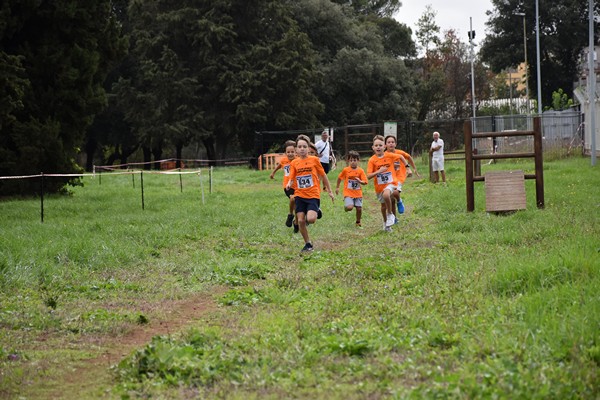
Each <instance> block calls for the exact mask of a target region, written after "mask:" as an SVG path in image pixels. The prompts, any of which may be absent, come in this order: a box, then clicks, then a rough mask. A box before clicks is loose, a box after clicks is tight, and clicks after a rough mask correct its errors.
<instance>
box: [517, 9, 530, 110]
mask: <svg viewBox="0 0 600 400" xmlns="http://www.w3.org/2000/svg"><path fill="white" fill-rule="evenodd" d="M514 15H517V16H519V17H523V49H524V51H525V98H526V99H527V114H529V111H530V110H529V64H527V27H526V25H525V13H524V12H516V13H514Z"/></svg>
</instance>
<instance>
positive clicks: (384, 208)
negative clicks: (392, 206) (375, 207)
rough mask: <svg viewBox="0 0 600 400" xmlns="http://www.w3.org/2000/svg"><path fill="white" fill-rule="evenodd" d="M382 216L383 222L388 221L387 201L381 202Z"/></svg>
mask: <svg viewBox="0 0 600 400" xmlns="http://www.w3.org/2000/svg"><path fill="white" fill-rule="evenodd" d="M381 216H382V217H383V222H385V221H387V207H386V205H385V203H381Z"/></svg>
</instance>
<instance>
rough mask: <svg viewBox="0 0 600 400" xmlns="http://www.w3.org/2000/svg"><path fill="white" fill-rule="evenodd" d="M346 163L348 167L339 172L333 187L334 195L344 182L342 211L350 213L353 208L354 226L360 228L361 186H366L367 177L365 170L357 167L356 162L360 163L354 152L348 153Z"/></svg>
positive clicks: (338, 191)
mask: <svg viewBox="0 0 600 400" xmlns="http://www.w3.org/2000/svg"><path fill="white" fill-rule="evenodd" d="M346 161H348V163H349V164H350V165H349V166H347V167H346V168H344V169H343V170H342V172H340V175H339V176H338V180H337V185H336V187H335V194H336V195H337V194H340V183H341V182H342V181H345V183H344V191H343V194H344V210H345V211H352V209H353V208H356V226H357V227H358V228H360V227H361V223H360V218H361V216H362V203H363V199H362V198H363V193H362V187H361V185H366V184H367V183H368V180H367V175H366V174H365V170H363V169H362V168H361V167H359V166H358V162H359V161H360V155H359V154H358V152H356V151H354V150H351V151H349V152H348V157H347V159H346Z"/></svg>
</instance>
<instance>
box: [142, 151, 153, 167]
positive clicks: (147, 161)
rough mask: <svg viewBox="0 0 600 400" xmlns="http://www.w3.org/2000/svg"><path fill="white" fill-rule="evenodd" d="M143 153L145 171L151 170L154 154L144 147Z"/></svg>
mask: <svg viewBox="0 0 600 400" xmlns="http://www.w3.org/2000/svg"><path fill="white" fill-rule="evenodd" d="M142 152H143V153H144V169H148V170H149V169H151V167H152V165H150V161H152V152H151V151H150V148H149V147H146V146H143V147H142Z"/></svg>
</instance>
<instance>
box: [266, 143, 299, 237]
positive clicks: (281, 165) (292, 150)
mask: <svg viewBox="0 0 600 400" xmlns="http://www.w3.org/2000/svg"><path fill="white" fill-rule="evenodd" d="M294 158H296V142H294V141H293V140H287V141H286V142H285V157H282V158H281V160H280V161H279V162H278V163H277V166H276V167H275V169H274V170H273V172H271V175H270V178H271V179H274V178H275V173H276V172H277V171H279V170H280V169H283V191H284V193H285V195H286V196H287V197H288V199H290V201H289V207H290V208H289V212H288V216H287V219H286V221H285V226H287V227H288V228H289V227H291V226H292V223H293V221H294V210H295V208H296V203H295V201H294V187H293V186H292V187H291V188H289V189H288V188H286V186H287V183H288V182H289V180H290V163H291V162H292V160H293V159H294ZM296 227H297V225H296V226H294V232H297V231H298V230H297V228H296Z"/></svg>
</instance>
